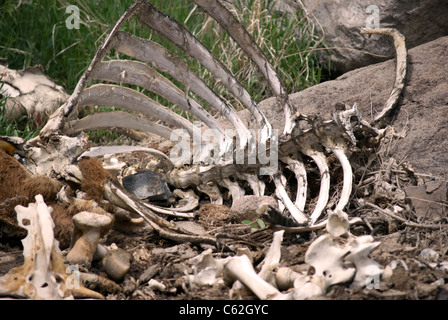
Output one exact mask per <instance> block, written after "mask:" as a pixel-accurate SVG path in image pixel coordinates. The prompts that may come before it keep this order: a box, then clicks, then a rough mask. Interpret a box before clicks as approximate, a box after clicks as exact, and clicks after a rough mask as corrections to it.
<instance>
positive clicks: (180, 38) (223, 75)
mask: <svg viewBox="0 0 448 320" xmlns="http://www.w3.org/2000/svg"><path fill="white" fill-rule="evenodd" d="M138 16H139V18H140V20H141V21H142V22H143V23H145V24H147V25H148V26H149V27H150V28H151V29H153V30H156V31H157V32H159V33H160V34H162V35H163V36H165V37H166V38H167V39H169V40H171V41H172V42H173V43H174V44H176V45H177V46H178V47H179V48H182V49H183V50H184V51H186V52H187V53H188V54H190V55H191V56H192V57H194V58H195V59H196V60H198V61H199V62H200V63H201V64H202V65H203V66H204V67H206V68H207V69H208V70H209V71H210V72H211V73H213V74H214V75H215V76H216V77H217V78H218V79H219V80H220V81H221V82H222V83H223V84H224V85H225V86H226V87H227V88H228V89H229V90H231V91H232V93H233V94H234V95H235V96H236V97H237V98H238V99H239V100H240V101H241V102H242V103H243V104H244V105H245V107H246V108H247V109H248V110H249V111H250V112H251V114H252V115H253V116H254V118H255V121H256V123H257V124H259V125H261V127H262V136H261V139H260V140H261V141H266V139H267V138H269V137H270V135H271V130H272V128H271V125H270V124H269V122H268V120H267V119H266V117H265V116H264V114H263V113H262V112H261V111H260V109H259V108H258V106H257V105H256V103H255V101H254V100H253V99H252V97H251V96H250V95H249V93H248V92H247V90H246V89H245V88H244V87H243V86H242V85H241V84H240V83H239V82H238V81H237V80H236V79H235V77H234V76H233V75H232V73H231V72H230V71H229V70H227V68H226V67H225V66H224V65H223V64H222V62H221V61H219V60H218V59H217V58H216V57H215V56H214V55H213V54H212V53H211V52H210V50H208V49H207V48H206V47H205V46H204V45H203V44H202V43H201V42H199V40H198V39H197V38H195V37H194V36H193V35H192V34H191V33H190V32H189V31H188V30H186V29H185V28H184V27H183V26H182V25H180V24H179V23H178V22H177V21H175V20H174V19H172V18H171V17H169V16H167V15H165V14H163V13H162V12H160V11H159V10H157V8H155V7H154V6H153V5H152V4H150V3H147V2H145V10H141V11H139V12H138Z"/></svg>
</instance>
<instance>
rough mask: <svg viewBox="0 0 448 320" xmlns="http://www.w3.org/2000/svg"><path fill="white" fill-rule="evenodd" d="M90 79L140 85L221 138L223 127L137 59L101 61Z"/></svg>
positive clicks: (161, 76)
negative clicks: (184, 111)
mask: <svg viewBox="0 0 448 320" xmlns="http://www.w3.org/2000/svg"><path fill="white" fill-rule="evenodd" d="M92 80H103V81H110V82H116V83H120V84H122V83H127V84H133V85H137V86H140V87H142V88H145V89H146V90H148V91H152V92H154V93H156V94H158V95H159V96H161V97H164V98H165V99H168V100H170V101H171V102H173V103H175V104H176V105H178V106H179V107H181V108H183V109H184V110H186V111H189V112H191V114H193V115H194V116H196V117H197V118H198V119H200V120H201V121H202V122H204V123H205V124H206V125H207V126H208V127H209V128H211V129H214V130H216V131H217V132H218V133H220V135H221V136H219V137H218V139H220V140H222V139H223V136H224V129H223V128H222V126H221V125H220V124H219V123H218V121H216V119H215V118H213V116H211V115H210V114H209V113H208V112H207V111H205V110H204V109H203V108H202V107H201V106H200V105H199V104H198V103H197V102H196V101H195V100H193V99H191V98H189V97H188V96H186V95H185V93H184V92H183V91H181V90H180V89H179V88H178V87H176V86H175V85H174V84H173V83H172V82H171V81H169V80H168V79H167V78H165V77H164V76H163V75H161V74H160V73H158V72H157V71H156V70H154V69H153V68H151V67H149V66H148V65H146V64H144V63H142V62H139V61H127V60H112V61H103V62H101V63H100V64H99V65H98V68H97V69H96V70H95V72H94V73H93V74H92Z"/></svg>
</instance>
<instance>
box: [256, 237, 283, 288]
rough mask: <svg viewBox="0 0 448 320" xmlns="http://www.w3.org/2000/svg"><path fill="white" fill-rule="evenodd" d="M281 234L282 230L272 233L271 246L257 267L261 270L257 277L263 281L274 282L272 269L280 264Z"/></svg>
mask: <svg viewBox="0 0 448 320" xmlns="http://www.w3.org/2000/svg"><path fill="white" fill-rule="evenodd" d="M283 234H284V231H283V230H281V231H277V232H275V233H274V237H273V239H272V243H271V246H270V247H269V250H268V252H267V253H266V256H265V258H264V260H263V261H262V262H261V263H260V265H259V267H260V266H261V269H260V272H259V273H258V276H260V277H261V278H262V279H263V280H265V281H268V282H274V281H275V279H274V275H273V272H274V268H276V267H278V264H279V263H280V258H281V244H282V241H283Z"/></svg>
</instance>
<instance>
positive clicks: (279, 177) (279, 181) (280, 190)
mask: <svg viewBox="0 0 448 320" xmlns="http://www.w3.org/2000/svg"><path fill="white" fill-rule="evenodd" d="M273 179H274V183H275V187H276V190H275V192H276V193H277V196H278V197H279V198H280V199H281V200H282V201H283V204H284V205H285V207H286V208H287V209H288V211H289V213H290V214H291V216H292V217H293V218H294V220H295V221H296V222H297V223H298V224H305V223H307V222H308V217H307V216H305V214H304V213H303V212H302V211H301V210H300V209H299V208H297V207H296V206H295V205H294V203H293V202H292V201H291V199H290V198H289V196H288V194H287V192H286V190H285V184H286V178H285V177H284V176H283V174H281V173H279V172H278V173H276V174H275V175H274V176H273Z"/></svg>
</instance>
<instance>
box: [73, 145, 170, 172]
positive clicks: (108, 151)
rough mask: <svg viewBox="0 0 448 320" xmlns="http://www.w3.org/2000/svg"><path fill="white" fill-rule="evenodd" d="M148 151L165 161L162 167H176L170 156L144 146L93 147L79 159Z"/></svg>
mask: <svg viewBox="0 0 448 320" xmlns="http://www.w3.org/2000/svg"><path fill="white" fill-rule="evenodd" d="M135 151H141V152H148V153H149V154H151V155H153V156H156V157H157V158H158V159H159V160H160V162H162V163H163V165H162V168H164V169H165V170H166V171H170V170H172V169H173V168H174V164H173V163H172V162H171V160H170V158H169V157H168V156H167V155H166V154H164V153H163V152H160V151H159V150H157V149H153V148H148V147H142V146H124V145H123V146H99V147H91V148H90V149H89V150H88V151H85V152H83V153H82V154H81V155H80V156H79V157H78V159H77V160H78V161H79V160H81V158H82V157H91V158H94V157H101V156H105V155H113V154H117V153H127V152H135Z"/></svg>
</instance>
